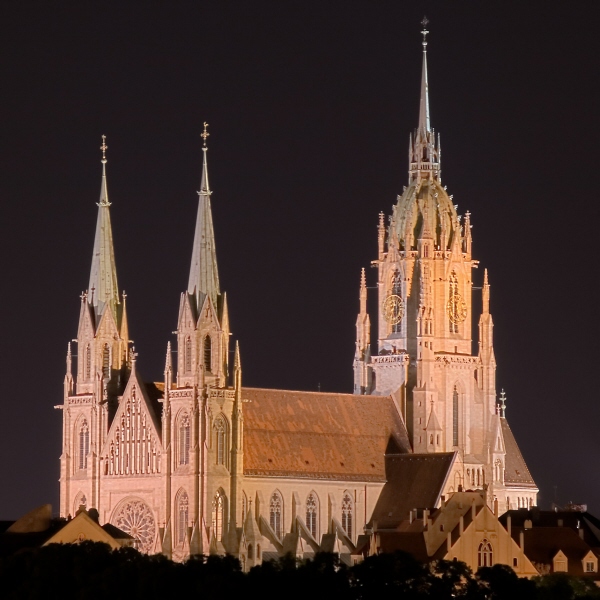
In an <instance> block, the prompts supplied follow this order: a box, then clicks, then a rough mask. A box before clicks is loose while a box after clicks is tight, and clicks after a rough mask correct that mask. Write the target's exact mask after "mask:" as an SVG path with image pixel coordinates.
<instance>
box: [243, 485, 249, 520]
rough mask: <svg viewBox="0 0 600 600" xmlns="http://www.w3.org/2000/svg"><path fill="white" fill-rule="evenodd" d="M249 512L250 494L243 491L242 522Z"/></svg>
mask: <svg viewBox="0 0 600 600" xmlns="http://www.w3.org/2000/svg"><path fill="white" fill-rule="evenodd" d="M247 514H248V496H246V492H242V523H243V522H244V521H245V520H246V515H247Z"/></svg>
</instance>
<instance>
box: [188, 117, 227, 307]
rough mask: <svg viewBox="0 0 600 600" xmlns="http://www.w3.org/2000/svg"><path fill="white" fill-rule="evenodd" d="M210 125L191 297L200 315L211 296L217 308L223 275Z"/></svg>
mask: <svg viewBox="0 0 600 600" xmlns="http://www.w3.org/2000/svg"><path fill="white" fill-rule="evenodd" d="M207 127H208V123H204V132H203V133H202V134H201V137H202V138H203V140H204V144H203V148H202V152H203V160H202V179H201V181H200V191H199V192H198V196H199V202H198V216H197V218H196V231H195V233H194V247H193V250H192V264H191V267H190V277H189V280H188V294H191V295H193V296H195V297H196V306H197V310H198V311H200V309H201V308H202V304H203V303H204V298H205V297H206V296H207V295H208V296H210V298H211V300H212V303H213V306H214V307H215V308H216V306H217V298H218V296H219V295H220V293H221V292H220V288H219V273H218V270H217V254H216V250H215V233H214V229H213V221H212V212H211V208H210V195H211V194H212V192H211V191H210V188H209V185H208V166H207V162H206V153H207V151H208V148H207V147H206V138H207V137H208V136H209V135H210V134H209V133H208V131H207V130H206V129H207Z"/></svg>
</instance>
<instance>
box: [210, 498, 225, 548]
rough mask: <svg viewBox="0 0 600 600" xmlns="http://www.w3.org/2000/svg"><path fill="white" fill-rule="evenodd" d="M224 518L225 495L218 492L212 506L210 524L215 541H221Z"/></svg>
mask: <svg viewBox="0 0 600 600" xmlns="http://www.w3.org/2000/svg"><path fill="white" fill-rule="evenodd" d="M224 517H225V493H224V492H223V490H218V491H217V493H216V494H215V498H214V500H213V506H212V522H213V529H214V532H215V538H216V539H217V541H219V542H220V541H221V540H222V539H223V519H224Z"/></svg>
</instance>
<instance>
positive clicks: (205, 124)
mask: <svg viewBox="0 0 600 600" xmlns="http://www.w3.org/2000/svg"><path fill="white" fill-rule="evenodd" d="M207 128H208V123H207V122H206V121H204V131H203V132H202V133H201V134H200V137H201V138H202V139H203V140H204V144H203V145H202V146H203V148H206V138H207V137H208V136H209V135H210V133H208V131H207Z"/></svg>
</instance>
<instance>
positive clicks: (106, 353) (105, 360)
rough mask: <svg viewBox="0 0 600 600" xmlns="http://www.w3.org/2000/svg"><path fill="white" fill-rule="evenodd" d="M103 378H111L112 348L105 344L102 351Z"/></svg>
mask: <svg viewBox="0 0 600 600" xmlns="http://www.w3.org/2000/svg"><path fill="white" fill-rule="evenodd" d="M102 377H103V378H104V379H108V378H109V377H110V348H109V346H108V344H104V348H103V349H102Z"/></svg>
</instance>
